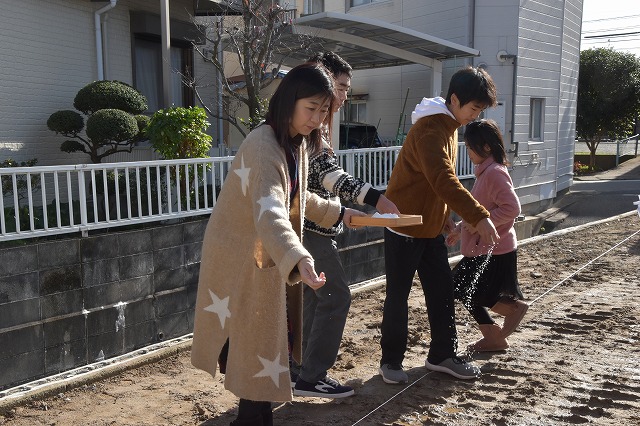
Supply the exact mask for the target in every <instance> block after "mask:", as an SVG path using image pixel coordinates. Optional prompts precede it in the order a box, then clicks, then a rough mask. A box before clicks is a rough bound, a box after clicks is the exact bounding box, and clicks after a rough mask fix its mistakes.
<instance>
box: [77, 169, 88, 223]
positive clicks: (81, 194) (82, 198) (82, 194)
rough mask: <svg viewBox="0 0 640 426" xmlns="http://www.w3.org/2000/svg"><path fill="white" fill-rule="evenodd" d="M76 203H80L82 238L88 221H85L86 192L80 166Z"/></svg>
mask: <svg viewBox="0 0 640 426" xmlns="http://www.w3.org/2000/svg"><path fill="white" fill-rule="evenodd" d="M78 202H79V203H80V230H81V231H82V235H83V236H84V235H85V232H86V231H85V230H86V229H87V225H88V224H89V220H88V219H87V191H86V183H85V181H84V171H83V170H82V166H80V167H79V168H78Z"/></svg>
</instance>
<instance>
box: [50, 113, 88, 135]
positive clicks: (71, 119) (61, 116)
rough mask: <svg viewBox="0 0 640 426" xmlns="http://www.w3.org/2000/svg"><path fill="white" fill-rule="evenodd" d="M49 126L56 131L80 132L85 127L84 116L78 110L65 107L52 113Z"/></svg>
mask: <svg viewBox="0 0 640 426" xmlns="http://www.w3.org/2000/svg"><path fill="white" fill-rule="evenodd" d="M47 127H48V128H49V130H53V131H54V132H56V133H62V134H78V133H80V132H81V131H82V129H83V128H84V118H82V116H81V115H80V114H79V113H78V112H76V111H71V110H68V109H65V110H63V111H58V112H54V113H53V114H51V116H49V119H48V120H47Z"/></svg>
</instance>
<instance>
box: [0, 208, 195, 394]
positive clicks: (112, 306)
mask: <svg viewBox="0 0 640 426" xmlns="http://www.w3.org/2000/svg"><path fill="white" fill-rule="evenodd" d="M206 223H207V221H206V219H201V220H197V221H190V222H185V223H180V224H173V225H165V226H154V227H151V228H146V229H141V230H135V231H125V232H110V233H106V234H101V235H96V236H91V237H87V238H80V237H75V238H65V239H61V240H56V241H48V242H39V243H38V242H33V243H30V242H29V241H25V245H23V246H19V247H12V248H4V249H0V365H2V368H1V369H0V389H5V388H8V387H12V386H15V385H17V384H20V383H24V382H27V381H31V380H35V379H37V378H40V377H43V376H47V375H51V374H55V373H59V372H62V371H65V370H69V369H72V368H75V367H78V366H82V365H85V364H89V363H92V362H95V361H97V360H100V359H102V358H110V357H113V356H117V355H120V354H123V353H126V352H129V351H132V350H134V349H137V348H140V347H143V346H146V345H149V344H152V343H155V342H158V341H160V340H163V339H168V338H173V337H178V336H182V335H185V334H188V333H190V332H191V330H192V329H193V307H194V305H195V299H196V290H197V283H198V270H199V266H200V250H201V242H202V236H203V235H204V229H205V227H206Z"/></svg>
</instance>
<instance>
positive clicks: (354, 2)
mask: <svg viewBox="0 0 640 426" xmlns="http://www.w3.org/2000/svg"><path fill="white" fill-rule="evenodd" d="M379 1H384V0H351V2H350V3H351V7H354V6H361V5H363V4H369V3H377V2H379Z"/></svg>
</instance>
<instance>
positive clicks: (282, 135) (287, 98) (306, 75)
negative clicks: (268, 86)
mask: <svg viewBox="0 0 640 426" xmlns="http://www.w3.org/2000/svg"><path fill="white" fill-rule="evenodd" d="M318 95H324V96H326V97H327V98H330V99H331V103H330V105H329V111H331V108H332V107H333V103H334V102H335V99H334V94H333V79H332V78H331V77H330V76H329V74H328V73H327V71H326V69H325V68H324V67H323V66H322V65H320V64H317V63H309V62H307V63H304V64H302V65H298V66H297V67H295V68H293V69H292V70H290V71H289V72H288V73H287V75H286V76H285V77H284V78H283V79H282V82H280V86H278V88H277V89H276V92H275V93H274V94H273V96H272V97H271V100H270V101H269V110H268V111H267V115H266V117H265V118H266V121H267V123H268V124H270V125H271V126H272V127H273V129H274V131H275V134H276V139H277V140H278V143H279V144H280V145H281V146H282V147H287V146H289V145H291V144H295V141H292V140H291V138H290V137H289V124H290V123H291V120H292V119H293V113H294V111H295V106H296V101H298V99H304V98H311V97H314V96H318ZM330 116H331V114H329V129H331V124H332V119H331V117H330ZM296 139H297V138H296ZM306 139H307V143H308V145H309V150H310V151H315V150H318V149H320V147H322V134H321V130H320V129H314V130H313V131H311V133H310V134H309V135H308V136H307V137H306Z"/></svg>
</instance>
